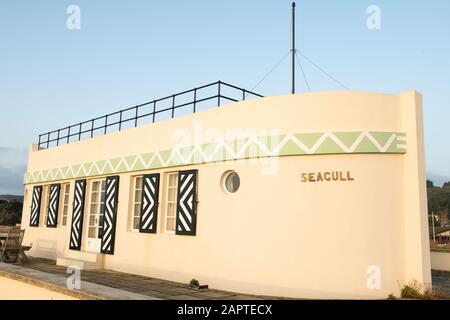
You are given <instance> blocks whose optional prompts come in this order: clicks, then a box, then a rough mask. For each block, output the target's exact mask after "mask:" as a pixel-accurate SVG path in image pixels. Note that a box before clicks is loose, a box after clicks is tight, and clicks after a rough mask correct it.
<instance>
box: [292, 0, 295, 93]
mask: <svg viewBox="0 0 450 320" xmlns="http://www.w3.org/2000/svg"><path fill="white" fill-rule="evenodd" d="M292 94H295V1H293V2H292Z"/></svg>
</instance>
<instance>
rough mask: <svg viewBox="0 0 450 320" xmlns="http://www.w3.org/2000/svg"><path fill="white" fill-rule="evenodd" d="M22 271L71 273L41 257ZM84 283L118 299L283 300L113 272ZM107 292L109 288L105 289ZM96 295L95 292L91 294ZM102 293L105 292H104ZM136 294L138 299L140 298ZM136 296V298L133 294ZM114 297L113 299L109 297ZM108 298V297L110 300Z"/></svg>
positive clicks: (85, 273)
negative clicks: (110, 291) (112, 292)
mask: <svg viewBox="0 0 450 320" xmlns="http://www.w3.org/2000/svg"><path fill="white" fill-rule="evenodd" d="M20 268H24V269H32V270H35V271H39V272H43V273H45V274H50V275H53V276H55V277H58V278H60V279H67V277H68V276H69V274H68V273H67V268H66V267H61V266H57V265H56V263H55V261H53V260H48V259H41V258H30V263H29V264H24V265H20ZM81 280H82V281H83V282H86V283H89V284H96V285H100V286H101V287H100V286H97V288H94V289H96V292H99V291H102V287H103V288H106V289H107V288H114V289H117V290H116V295H117V297H119V298H120V297H121V296H123V294H124V292H125V293H126V292H129V293H134V294H137V295H139V296H144V297H142V298H145V297H149V298H159V299H168V300H210V299H214V300H261V299H282V298H275V297H267V296H253V295H244V294H239V293H233V292H227V291H221V290H213V289H202V290H195V289H190V288H189V287H188V286H187V284H183V283H178V282H172V281H166V280H161V279H154V278H148V277H143V276H138V275H134V274H128V273H122V272H116V271H111V270H82V271H81ZM103 291H105V289H103ZM89 293H91V294H92V290H91V292H89ZM100 293H101V292H100ZM137 295H134V298H133V299H135V298H136V297H138V296H137ZM132 296H133V295H132ZM109 297H110V296H109ZM107 298H108V297H107Z"/></svg>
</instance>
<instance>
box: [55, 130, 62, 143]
mask: <svg viewBox="0 0 450 320" xmlns="http://www.w3.org/2000/svg"><path fill="white" fill-rule="evenodd" d="M60 131H61V129H58V136H57V137H56V146H59V132H60Z"/></svg>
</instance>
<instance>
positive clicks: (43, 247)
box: [30, 239, 64, 260]
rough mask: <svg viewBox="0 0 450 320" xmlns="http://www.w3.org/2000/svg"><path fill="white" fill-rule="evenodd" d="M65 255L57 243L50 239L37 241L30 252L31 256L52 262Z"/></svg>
mask: <svg viewBox="0 0 450 320" xmlns="http://www.w3.org/2000/svg"><path fill="white" fill-rule="evenodd" d="M63 254H64V252H63V251H61V250H58V245H57V241H56V240H48V239H37V240H35V243H33V244H32V249H31V251H30V255H31V256H37V257H42V258H47V259H52V260H56V258H58V257H61V256H62V255H63Z"/></svg>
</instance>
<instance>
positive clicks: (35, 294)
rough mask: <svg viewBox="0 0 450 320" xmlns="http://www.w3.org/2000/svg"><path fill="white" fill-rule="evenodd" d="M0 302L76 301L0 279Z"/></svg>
mask: <svg viewBox="0 0 450 320" xmlns="http://www.w3.org/2000/svg"><path fill="white" fill-rule="evenodd" d="M0 288H8V290H0V300H77V299H75V298H73V297H70V296H67V295H64V294H62V293H58V292H53V291H51V290H48V289H45V288H40V287H37V286H34V285H31V284H28V283H25V282H22V281H18V280H13V279H8V278H4V277H0Z"/></svg>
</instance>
